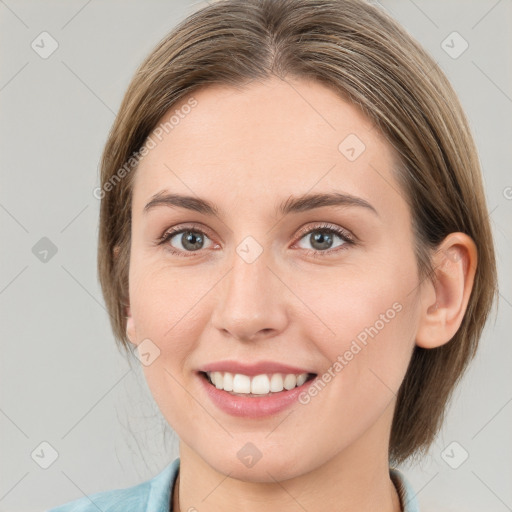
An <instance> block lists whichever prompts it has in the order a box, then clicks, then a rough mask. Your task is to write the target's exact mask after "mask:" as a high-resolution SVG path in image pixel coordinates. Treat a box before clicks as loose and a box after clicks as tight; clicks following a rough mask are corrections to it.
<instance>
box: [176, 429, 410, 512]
mask: <svg viewBox="0 0 512 512" xmlns="http://www.w3.org/2000/svg"><path fill="white" fill-rule="evenodd" d="M363 437H365V436H363ZM382 444H383V443H381V442H380V443H376V444H374V443H368V438H367V437H366V438H365V439H360V440H359V441H358V442H356V443H354V444H353V445H351V446H350V447H348V448H347V449H346V450H343V451H342V452H340V453H338V454H336V455H335V456H334V457H333V458H331V459H330V460H328V461H327V462H326V463H325V464H323V465H321V466H319V467H317V468H315V469H313V470H311V471H309V472H308V473H306V474H301V475H299V476H296V477H293V478H289V479H287V480H284V481H277V480H276V479H270V477H269V479H268V480H269V481H265V482H250V481H245V480H241V479H237V478H233V477H232V476H226V475H225V474H223V473H221V472H219V471H217V470H216V469H214V468H213V467H212V466H211V465H210V464H208V463H207V462H206V461H204V460H203V459H202V458H201V457H199V455H198V454H197V453H196V452H194V450H192V449H191V448H190V447H189V446H187V445H186V444H185V443H183V442H180V471H179V476H178V479H177V481H176V485H175V492H174V496H173V511H174V512H183V511H187V510H200V511H201V512H221V511H222V512H232V511H233V512H234V511H239V510H244V511H247V512H263V511H268V510H279V511H280V512H292V511H294V512H296V511H297V510H298V509H299V508H300V509H303V510H307V511H308V512H320V511H322V512H324V511H325V510H336V511H337V512H349V511H354V510H358V512H370V511H375V510H379V511H380V512H401V510H402V509H401V506H400V498H399V496H398V493H397V491H396V488H395V486H394V484H393V482H392V480H391V478H390V476H389V464H388V454H387V445H386V446H385V450H382V449H381V450H380V451H377V450H376V447H377V446H379V445H380V446H382ZM384 444H385V443H384ZM180 507H181V508H180Z"/></svg>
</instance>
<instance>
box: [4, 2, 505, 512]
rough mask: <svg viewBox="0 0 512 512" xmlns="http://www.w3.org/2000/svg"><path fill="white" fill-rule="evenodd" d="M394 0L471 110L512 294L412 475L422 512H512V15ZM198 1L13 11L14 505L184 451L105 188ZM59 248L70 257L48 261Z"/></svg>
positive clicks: (8, 411) (8, 487)
mask: <svg viewBox="0 0 512 512" xmlns="http://www.w3.org/2000/svg"><path fill="white" fill-rule="evenodd" d="M381 4H382V6H383V7H384V8H385V9H387V10H388V11H389V12H390V13H391V14H392V15H393V16H394V17H395V18H396V19H397V20H398V21H399V22H401V23H402V24H403V25H404V26H405V27H406V28H407V29H408V30H409V31H410V33H411V34H412V35H413V36H414V37H416V38H417V39H418V40H419V41H420V42H421V43H422V44H423V45H424V46H425V47H426V48H427V50H428V51H430V53H431V54H432V55H433V56H434V58H435V60H436V61H437V62H438V63H439V65H440V66H441V68H442V69H443V70H444V71H445V72H446V74H447V75H448V77H449V79H450V80H451V81H452V83H453V85H454V87H455V89H456V90H457V92H458V93H459V95H460V98H461V101H462V103H463V105H464V107H465V109H466V112H467V115H468V117H469V120H470V122H471V126H472V129H473V132H474V136H475V138H476V142H477V145H478V147H479V150H480V158H481V162H482V165H483V171H484V179H485V187H486V195H487V199H488V203H489V210H490V212H491V214H490V217H491V222H492V227H493V232H494V236H495V240H496V244H497V250H498V265H499V277H500V291H501V296H500V306H499V309H498V314H497V315H496V316H495V317H494V316H492V317H491V319H490V322H489V324H488V325H487V327H486V329H485V331H484V335H483V338H482V340H481V348H480V351H479V354H478V356H477V358H476V360H475V361H474V363H473V365H472V366H471V368H470V370H469V372H468V373H467V376H466V377H465V379H464V381H463V383H462V385H461V386H460V387H459V388H458V389H457V391H456V393H455V398H454V401H453V402H452V405H451V407H450V409H449V411H448V414H447V417H446V421H445V424H444V428H443V430H442V431H441V433H440V434H439V436H438V438H437V439H436V442H435V444H434V445H433V447H432V449H431V451H430V452H429V455H428V456H427V457H425V458H424V459H423V460H422V461H420V462H419V463H416V464H415V465H408V466H406V467H404V468H402V469H403V470H404V471H405V473H406V475H407V476H408V477H409V479H410V481H411V483H412V485H413V487H414V488H415V490H416V492H417V493H418V499H419V502H420V505H421V507H422V511H440V510H443V511H455V510H457V511H460V510H464V511H467V512H476V511H480V510H486V511H487V512H493V511H496V512H502V511H506V510H512V486H511V485H510V483H511V482H512V463H511V461H512V438H511V435H510V432H511V431H512V429H511V426H512V379H511V377H510V368H511V367H512V343H511V340H510V331H511V327H512V323H511V318H512V285H511V266H510V261H511V260H512V258H511V252H512V248H511V242H512V234H511V226H512V222H511V220H512V215H511V213H512V199H510V198H511V197H512V189H511V188H510V187H512V173H511V172H510V162H511V161H512V160H511V150H510V147H511V142H510V141H511V140H512V122H511V119H512V116H511V113H512V69H511V68H512V66H511V54H512V41H511V39H512V37H511V32H512V30H511V28H512V20H511V16H512V3H511V1H510V0H500V1H496V0H488V1H487V0H481V1H471V2H468V1H462V0H457V1H454V0H450V1H439V2H434V1H420V0H414V1H413V0H400V1H399V0H382V2H381ZM200 5H205V4H204V3H197V2H194V3H191V2H186V1H182V0H180V1H178V0H174V1H166V2H159V1H155V0H152V1H145V2H142V1H138V2H134V1H131V2H127V1H126V0H123V1H121V0H116V1H114V0H103V1H99V0H89V1H83V0H81V1H75V0H68V1H67V2H56V1H46V2H38V1H36V0H34V1H31V2H28V1H15V0H5V1H3V0H0V37H1V42H0V52H1V69H0V102H1V103H0V106H1V115H2V117H1V125H0V130H1V138H0V144H1V148H0V151H1V153H0V154H1V159H0V166H1V183H0V222H1V248H2V251H1V255H2V260H1V265H0V308H1V310H0V311H1V317H0V326H1V336H2V337H1V342H2V350H1V356H0V364H1V367H0V379H1V383H0V384H1V386H0V429H1V430H0V431H1V445H0V446H1V453H0V460H1V461H2V464H1V466H0V511H16V512H19V511H37V510H44V509H46V508H48V507H51V506H56V505H58V504H61V503H64V502H66V501H69V500H71V499H75V498H78V497H81V496H83V495H84V494H91V493H94V492H97V491H101V490H107V489H113V488H118V487H126V486H130V485H135V484H137V483H139V482H142V481H144V480H146V479H149V478H151V477H152V476H154V475H155V474H156V473H157V472H159V471H160V470H161V469H162V468H163V467H164V466H165V465H167V464H168V463H169V461H170V460H172V459H173V458H174V457H175V456H176V455H177V441H176V437H175V435H174V434H173V432H172V431H171V429H170V428H169V427H168V425H167V423H166V422H165V420H164V419H163V418H162V416H161V415H160V413H159V411H158V409H157V406H156V404H155V403H154V401H153V399H152V397H151V395H150V393H149V391H148V389H147V386H146V383H145V380H144V377H143V374H142V372H141V370H140V368H139V367H138V366H137V364H133V365H131V366H130V364H129V363H128V362H127V361H126V360H125V358H124V357H123V356H122V355H121V354H120V353H119V352H118V350H117V348H116V346H115V344H114V340H113V337H112V334H111V332H110V326H109V323H108V317H107V314H106V312H105V309H104V304H103V300H102V297H101V292H100V288H99V285H98V282H97V277H96V238H97V232H98V231H97V221H98V207H99V201H98V200H97V199H95V197H94V196H93V194H92V191H93V189H94V188H95V187H96V186H98V163H99V158H100V153H101V150H102V147H103V144H104V143H105V140H106V137H107V133H108V131H109V129H110V126H111V124H112V122H113V120H114V116H115V113H116V111H117V109H118V107H119V104H120V102H121V99H122V96H123V94H124V91H125V89H126V87H127V85H128V83H129V80H130V79H131V76H132V74H133V73H134V71H135V69H136V67H137V65H138V64H139V63H140V61H141V60H142V59H143V58H144V57H145V56H146V55H147V53H148V52H149V51H150V50H151V49H152V48H153V46H154V45H155V44H156V43H157V42H158V41H159V40H160V39H161V38H162V37H163V36H164V35H165V34H166V33H167V32H168V31H170V30H171V29H172V27H173V26H174V25H175V24H176V23H177V22H178V21H180V20H181V19H183V18H184V17H185V16H186V15H188V14H189V13H191V12H193V11H195V10H196V8H197V7H198V6H200ZM43 31H47V32H48V33H49V34H51V36H52V37H53V38H54V39H55V40H56V41H57V42H58V48H57V50H56V51H55V52H54V53H53V54H52V55H51V56H49V57H48V58H46V59H43V58H41V57H40V55H39V54H38V53H36V51H34V50H33V49H32V47H31V43H32V42H33V41H34V40H36V42H37V41H38V39H37V37H38V36H39V34H40V33H41V32H43ZM453 31H457V32H458V33H459V34H460V35H461V36H462V37H463V38H464V40H466V41H467V42H468V44H469V47H468V49H467V50H466V51H465V52H464V53H463V54H462V55H460V56H459V57H458V58H452V56H450V55H448V54H447V53H446V51H445V50H444V49H443V47H442V42H443V41H444V40H446V38H447V36H449V34H451V33H452V32H453ZM448 41H451V40H450V39H448ZM47 42H48V41H47ZM445 44H446V43H445ZM450 44H451V43H450ZM460 44H462V43H461V41H460V40H457V41H456V42H455V43H453V44H451V45H452V46H454V48H455V50H457V49H460V48H461V46H460ZM45 47H46V48H48V47H49V46H48V44H46V46H45ZM452 51H454V50H452ZM507 187H509V188H507ZM43 237H47V238H48V239H49V240H51V242H52V244H54V246H55V248H56V249H57V252H56V254H54V255H52V252H51V251H50V252H49V253H48V254H47V255H46V260H47V261H46V262H44V261H41V260H40V258H43V257H44V256H45V255H44V253H41V252H38V251H41V250H43V249H44V248H45V247H46V246H45V245H44V244H48V242H47V241H43V242H40V239H41V238H43ZM38 242H39V245H36V244H37V243H38ZM41 244H43V245H42V246H41ZM34 246H36V249H34V250H33V247H34ZM41 247H42V249H41ZM33 251H34V252H35V253H36V254H34V252H33ZM507 263H508V264H507ZM42 442H47V443H49V444H50V445H51V446H52V447H53V448H54V449H55V450H56V452H58V458H57V459H56V460H55V462H53V464H51V465H50V466H49V467H48V469H43V468H41V467H40V464H44V463H45V462H46V463H49V462H50V458H49V457H50V456H51V450H50V449H48V448H47V447H46V445H43V446H41V443H42ZM452 442H456V443H458V444H457V445H451V446H450V443H452ZM447 447H448V450H447ZM41 450H42V451H41ZM466 452H467V454H468V455H469V456H468V458H467V460H465V461H464V462H463V463H462V464H461V465H460V466H459V467H458V468H457V469H454V468H453V467H451V466H454V465H457V464H459V463H460V461H461V460H462V459H463V457H464V455H465V453H466ZM443 453H444V454H445V455H444V458H443ZM31 454H34V455H33V456H32V455H31ZM37 454H39V456H38V455H37ZM43 454H44V455H43ZM446 454H448V457H447V456H446ZM447 460H448V461H449V462H450V464H451V465H450V464H448V463H447V462H446V461H447Z"/></svg>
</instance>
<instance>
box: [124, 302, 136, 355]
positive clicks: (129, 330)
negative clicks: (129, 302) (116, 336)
mask: <svg viewBox="0 0 512 512" xmlns="http://www.w3.org/2000/svg"><path fill="white" fill-rule="evenodd" d="M125 312H126V337H127V338H128V340H129V341H130V343H131V344H132V345H135V346H137V343H136V342H135V340H136V337H135V324H134V321H133V317H132V313H131V310H130V306H126V307H125Z"/></svg>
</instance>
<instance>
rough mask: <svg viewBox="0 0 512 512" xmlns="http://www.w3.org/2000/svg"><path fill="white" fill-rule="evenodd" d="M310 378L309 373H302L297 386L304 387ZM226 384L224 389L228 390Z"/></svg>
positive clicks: (298, 377)
mask: <svg viewBox="0 0 512 512" xmlns="http://www.w3.org/2000/svg"><path fill="white" fill-rule="evenodd" d="M307 378H308V374H307V373H301V374H300V375H297V386H302V384H304V382H306V380H307ZM225 386H226V382H224V389H226V387H225Z"/></svg>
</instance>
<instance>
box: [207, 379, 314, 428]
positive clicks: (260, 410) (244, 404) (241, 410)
mask: <svg viewBox="0 0 512 512" xmlns="http://www.w3.org/2000/svg"><path fill="white" fill-rule="evenodd" d="M198 375H199V379H200V380H201V382H202V385H203V387H204V389H205V391H206V393H207V394H208V396H209V397H210V399H211V401H212V402H213V403H214V404H215V405H216V406H217V407H219V408H220V409H221V410H222V411H224V412H226V413H228V414H231V415H232V416H243V417H246V418H262V417H265V416H271V415H273V414H277V413H279V412H281V411H284V410H285V409H286V408H288V407H290V406H291V405H292V404H293V403H295V402H297V401H298V397H299V395H300V394H301V393H303V392H304V391H305V390H306V389H307V388H308V387H309V386H310V385H311V384H312V383H313V382H314V381H315V379H316V378H317V377H315V378H313V379H310V380H308V381H306V382H305V383H304V384H302V386H297V387H295V388H293V389H290V390H283V391H281V392H279V393H272V394H270V395H266V396H261V397H250V396H248V397H244V396H238V395H232V394H231V393H228V392H227V391H224V390H223V389H217V388H216V387H215V386H214V385H213V384H210V382H209V381H208V380H207V378H206V377H205V375H204V374H202V373H199V374H198Z"/></svg>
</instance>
